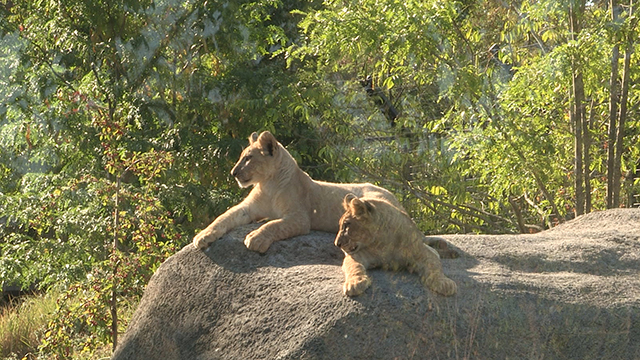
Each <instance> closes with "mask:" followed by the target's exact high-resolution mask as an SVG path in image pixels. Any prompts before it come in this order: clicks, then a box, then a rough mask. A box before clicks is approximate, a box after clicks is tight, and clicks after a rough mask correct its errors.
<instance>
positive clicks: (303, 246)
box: [113, 209, 640, 360]
mask: <svg viewBox="0 0 640 360" xmlns="http://www.w3.org/2000/svg"><path fill="white" fill-rule="evenodd" d="M255 227H256V226H255V225H252V226H246V227H242V228H239V229H236V230H234V231H233V232H231V233H230V234H228V235H227V236H225V237H223V238H222V239H220V240H218V241H217V242H215V243H214V244H213V245H212V246H211V247H210V248H209V249H208V250H207V251H206V252H202V251H199V250H195V249H194V248H193V247H191V246H187V247H185V248H184V249H182V250H181V251H180V252H178V253H176V254H175V255H174V256H172V257H171V258H169V259H168V260H167V261H166V262H165V263H164V264H163V265H162V266H161V267H160V268H159V269H158V271H157V272H156V274H155V275H154V276H153V278H152V279H151V281H150V283H149V285H148V287H147V289H146V292H145V294H144V296H143V298H142V300H141V302H140V304H139V306H138V309H137V310H136V312H135V314H134V316H133V319H132V320H131V323H130V324H129V327H128V329H127V331H126V333H125V335H124V336H123V337H122V339H121V342H120V344H119V346H118V349H117V350H116V352H115V354H114V356H113V359H116V360H122V359H140V360H142V359H144V360H148V359H167V360H170V359H243V360H244V359H465V358H467V359H640V210H639V209H617V210H609V211H605V212H596V213H591V214H588V215H585V216H582V217H579V218H577V219H575V220H572V221H570V222H568V223H565V224H563V225H561V226H558V227H556V228H554V229H552V230H548V231H545V232H542V233H539V234H534V235H498V236H493V235H492V236H488V235H487V236H485V235H482V236H474V235H456V236H445V238H446V239H447V241H449V243H450V244H452V245H453V247H454V248H455V249H457V250H458V251H459V252H460V254H461V256H460V258H458V259H451V260H443V267H444V272H445V274H447V275H448V276H449V277H451V278H452V279H453V280H455V281H456V282H457V283H458V292H459V293H458V295H457V296H455V297H452V298H444V297H441V296H438V295H436V294H434V293H432V292H430V291H429V290H428V289H425V288H423V287H422V286H421V284H420V282H419V281H418V279H417V277H416V276H415V275H411V274H408V273H402V272H401V273H393V272H386V271H382V270H374V271H371V272H370V274H371V276H372V278H373V285H372V287H371V288H370V289H369V290H367V292H366V293H365V294H364V295H362V296H360V297H357V298H353V299H351V298H347V297H345V296H343V295H342V293H341V286H342V281H343V274H342V272H341V269H340V264H341V262H342V254H341V253H340V251H339V250H338V249H337V248H335V247H334V246H333V243H332V241H333V238H334V235H333V234H326V233H320V232H313V233H311V234H309V235H305V236H300V237H297V238H294V239H290V240H286V241H281V242H278V243H276V244H274V245H272V247H271V248H270V249H269V251H268V252H267V253H266V254H264V255H261V254H258V253H254V252H251V251H249V250H247V249H246V248H245V247H244V245H243V243H242V239H243V237H244V235H245V234H247V233H248V232H249V231H250V230H252V229H254V228H255Z"/></svg>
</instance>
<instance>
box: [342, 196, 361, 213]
mask: <svg viewBox="0 0 640 360" xmlns="http://www.w3.org/2000/svg"><path fill="white" fill-rule="evenodd" d="M353 199H357V197H356V196H355V195H353V194H352V193H348V194H347V195H345V196H344V199H342V208H343V209H344V211H349V209H350V206H349V204H350V203H351V200H353Z"/></svg>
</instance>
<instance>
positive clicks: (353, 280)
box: [342, 255, 371, 296]
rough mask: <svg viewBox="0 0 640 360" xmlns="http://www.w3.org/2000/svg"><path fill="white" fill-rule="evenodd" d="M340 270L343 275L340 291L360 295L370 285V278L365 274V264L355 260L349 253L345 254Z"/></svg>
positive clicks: (349, 294) (348, 294)
mask: <svg viewBox="0 0 640 360" xmlns="http://www.w3.org/2000/svg"><path fill="white" fill-rule="evenodd" d="M342 271H343V272H344V277H345V280H344V285H343V287H342V292H343V293H344V294H345V295H347V296H358V295H361V294H362V293H363V292H365V290H367V289H368V288H369V286H371V278H369V276H367V270H366V268H365V266H364V265H363V264H361V263H359V262H357V261H356V260H355V259H354V258H352V257H351V256H350V255H345V257H344V262H343V263H342Z"/></svg>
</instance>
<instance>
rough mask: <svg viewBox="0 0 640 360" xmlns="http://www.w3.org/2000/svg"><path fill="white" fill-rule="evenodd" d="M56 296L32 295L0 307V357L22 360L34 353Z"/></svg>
mask: <svg viewBox="0 0 640 360" xmlns="http://www.w3.org/2000/svg"><path fill="white" fill-rule="evenodd" d="M56 298H57V293H55V292H53V293H49V294H46V295H36V296H31V297H27V298H24V299H22V300H21V301H19V302H16V303H14V304H11V305H9V306H7V307H4V308H1V309H0V358H18V359H22V358H23V357H25V356H28V355H29V354H34V353H35V352H36V350H37V348H38V345H39V344H40V337H41V336H42V333H43V330H44V327H45V326H46V325H47V323H48V322H49V320H50V318H51V315H52V314H53V312H54V311H55V309H56ZM28 358H32V356H29V357H28Z"/></svg>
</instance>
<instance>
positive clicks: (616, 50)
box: [607, 0, 620, 209]
mask: <svg viewBox="0 0 640 360" xmlns="http://www.w3.org/2000/svg"><path fill="white" fill-rule="evenodd" d="M609 7H610V8H611V20H612V22H613V23H614V24H615V23H616V21H617V20H618V8H617V5H616V3H615V0H610V1H609ZM619 59H620V46H619V45H618V43H617V42H616V43H615V45H614V46H613V50H611V76H610V77H609V94H610V99H609V134H608V135H609V137H608V138H607V209H611V208H612V207H613V188H614V186H613V178H614V171H613V169H614V167H615V166H614V164H615V148H616V131H617V123H618V61H619Z"/></svg>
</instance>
